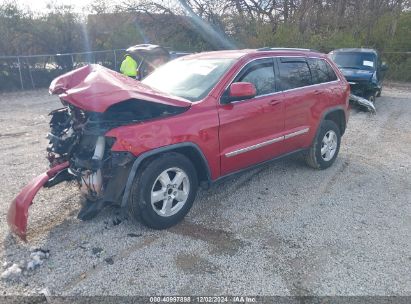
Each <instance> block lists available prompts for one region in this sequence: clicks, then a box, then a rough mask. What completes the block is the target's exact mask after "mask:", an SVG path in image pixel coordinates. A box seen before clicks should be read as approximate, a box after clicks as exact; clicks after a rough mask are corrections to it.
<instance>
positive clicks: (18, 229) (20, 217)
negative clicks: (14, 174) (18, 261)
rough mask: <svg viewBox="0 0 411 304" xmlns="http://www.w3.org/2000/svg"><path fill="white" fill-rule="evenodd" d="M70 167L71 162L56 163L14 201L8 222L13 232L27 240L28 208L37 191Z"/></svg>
mask: <svg viewBox="0 0 411 304" xmlns="http://www.w3.org/2000/svg"><path fill="white" fill-rule="evenodd" d="M68 167H69V162H64V163H62V164H59V165H56V166H54V167H53V168H51V169H50V170H48V171H47V172H44V173H43V174H41V175H39V176H37V177H36V178H34V179H33V180H32V181H31V182H30V183H28V184H27V185H26V186H25V187H24V188H23V189H22V190H21V192H20V193H19V194H18V195H17V196H16V197H15V199H14V200H13V201H12V203H11V205H10V208H9V211H8V214H7V222H8V225H9V227H10V229H11V231H12V232H14V233H15V234H17V235H18V236H19V237H20V238H21V239H22V240H23V241H26V230H27V219H28V210H29V207H30V205H31V204H32V203H33V199H34V197H35V196H36V194H37V192H38V191H39V190H40V189H41V188H42V187H43V186H44V185H45V184H46V183H47V182H48V181H49V180H50V179H51V178H53V177H54V176H55V175H56V174H58V173H59V172H61V171H63V170H65V169H66V168H68Z"/></svg>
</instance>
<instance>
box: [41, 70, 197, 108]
mask: <svg viewBox="0 0 411 304" xmlns="http://www.w3.org/2000/svg"><path fill="white" fill-rule="evenodd" d="M49 92H50V94H58V95H59V97H60V98H61V99H63V100H64V101H67V102H68V103H70V104H72V105H74V106H76V107H79V108H81V109H83V110H85V111H93V112H105V111H106V110H107V108H109V107H110V106H112V105H114V104H116V103H119V102H122V101H124V100H127V99H133V98H135V99H140V100H145V101H149V102H155V103H161V104H165V105H170V106H176V107H190V106H191V102H190V101H188V100H186V99H183V98H180V97H177V96H172V95H168V94H165V93H162V92H159V91H156V90H154V89H152V88H150V87H149V86H147V85H144V84H143V83H141V82H140V81H137V80H134V79H131V78H130V77H127V76H124V75H122V74H120V73H117V72H115V71H113V70H110V69H108V68H105V67H103V66H101V65H98V64H90V65H86V66H84V67H81V68H78V69H76V70H73V71H71V72H68V73H66V74H63V75H61V76H59V77H57V78H56V79H54V80H53V81H52V82H51V84H50V88H49Z"/></svg>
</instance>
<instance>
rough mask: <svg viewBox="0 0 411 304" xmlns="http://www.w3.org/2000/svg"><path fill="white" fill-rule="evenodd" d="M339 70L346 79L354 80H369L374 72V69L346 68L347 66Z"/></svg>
mask: <svg viewBox="0 0 411 304" xmlns="http://www.w3.org/2000/svg"><path fill="white" fill-rule="evenodd" d="M340 70H341V72H342V74H343V75H344V77H345V78H346V79H347V80H348V81H356V80H367V81H369V80H370V79H371V77H372V75H373V74H374V71H369V70H357V69H347V68H341V69H340Z"/></svg>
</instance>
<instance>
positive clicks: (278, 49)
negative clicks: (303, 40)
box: [257, 46, 318, 53]
mask: <svg viewBox="0 0 411 304" xmlns="http://www.w3.org/2000/svg"><path fill="white" fill-rule="evenodd" d="M282 50H284V51H304V52H317V53H318V51H316V50H312V49H303V48H284V47H268V46H266V47H263V48H260V49H257V51H260V52H261V51H282Z"/></svg>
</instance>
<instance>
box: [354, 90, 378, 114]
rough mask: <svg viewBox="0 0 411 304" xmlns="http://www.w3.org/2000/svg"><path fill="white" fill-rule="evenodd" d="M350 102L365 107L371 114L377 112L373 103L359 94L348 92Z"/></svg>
mask: <svg viewBox="0 0 411 304" xmlns="http://www.w3.org/2000/svg"><path fill="white" fill-rule="evenodd" d="M350 103H352V104H354V105H357V106H362V107H364V108H365V109H367V111H369V112H371V113H373V114H376V113H377V111H376V110H375V106H374V104H373V103H372V102H371V101H369V100H368V99H365V98H362V97H360V96H357V95H354V94H350Z"/></svg>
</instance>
